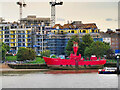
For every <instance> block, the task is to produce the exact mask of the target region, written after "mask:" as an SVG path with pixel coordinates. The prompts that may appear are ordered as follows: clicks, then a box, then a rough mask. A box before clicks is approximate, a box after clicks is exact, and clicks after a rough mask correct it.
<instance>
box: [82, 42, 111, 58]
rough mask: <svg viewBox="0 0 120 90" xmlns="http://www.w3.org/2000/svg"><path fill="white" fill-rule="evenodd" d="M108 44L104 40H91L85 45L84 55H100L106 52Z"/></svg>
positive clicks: (108, 47)
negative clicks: (90, 42)
mask: <svg viewBox="0 0 120 90" xmlns="http://www.w3.org/2000/svg"><path fill="white" fill-rule="evenodd" d="M108 49H110V46H109V45H108V44H106V43H104V42H100V41H96V42H93V43H92V44H91V45H90V47H87V48H86V49H85V51H84V55H85V56H87V57H90V56H91V55H96V56H97V57H102V56H103V55H106V54H107V50H108Z"/></svg>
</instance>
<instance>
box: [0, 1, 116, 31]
mask: <svg viewBox="0 0 120 90" xmlns="http://www.w3.org/2000/svg"><path fill="white" fill-rule="evenodd" d="M10 1H11V2H10ZM10 1H7V0H4V1H0V17H3V18H4V19H5V20H6V21H10V22H12V21H17V20H18V19H19V6H18V5H17V4H16V2H17V1H19V0H10ZM42 1H43V0H42ZM42 1H40V0H35V1H33V0H26V1H25V2H26V4H27V7H25V8H23V18H25V17H27V16H28V15H36V16H37V17H49V18H50V16H51V7H50V5H49V1H51V0H45V1H44V2H42ZM58 1H60V0H58ZM61 1H64V2H63V5H61V6H56V24H58V23H60V24H61V25H63V24H65V23H67V22H68V21H69V22H71V21H82V23H96V25H97V26H98V28H99V29H100V30H101V31H106V30H107V29H108V28H109V29H112V30H115V29H117V28H118V2H117V0H115V1H114V0H112V1H111V2H109V1H110V0H109V1H107V0H106V2H102V1H101V2H98V0H96V1H95V0H94V1H91V2H90V1H89V2H88V1H87V0H85V1H84V2H83V1H82V0H76V1H73V0H71V1H67V0H61ZM113 1H114V2H113Z"/></svg>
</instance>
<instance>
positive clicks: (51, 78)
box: [2, 72, 118, 88]
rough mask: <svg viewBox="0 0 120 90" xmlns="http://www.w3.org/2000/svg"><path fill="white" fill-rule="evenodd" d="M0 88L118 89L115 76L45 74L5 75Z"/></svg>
mask: <svg viewBox="0 0 120 90" xmlns="http://www.w3.org/2000/svg"><path fill="white" fill-rule="evenodd" d="M2 88H118V76H117V75H115V74H111V75H110V74H106V75H102V74H98V73H96V72H94V73H72V74H69V73H67V74H62V73H59V74H52V73H50V74H46V73H45V72H32V73H29V72H28V73H6V74H3V76H2Z"/></svg>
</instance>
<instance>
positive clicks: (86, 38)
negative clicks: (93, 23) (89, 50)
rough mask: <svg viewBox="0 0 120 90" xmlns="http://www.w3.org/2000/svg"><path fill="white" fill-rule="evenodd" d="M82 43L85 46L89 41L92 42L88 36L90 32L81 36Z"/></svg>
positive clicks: (88, 44) (87, 45)
mask: <svg viewBox="0 0 120 90" xmlns="http://www.w3.org/2000/svg"><path fill="white" fill-rule="evenodd" d="M82 41H83V45H84V46H85V48H86V47H89V46H90V45H91V43H93V42H94V40H93V38H92V37H91V36H90V34H86V35H84V36H83V37H82Z"/></svg>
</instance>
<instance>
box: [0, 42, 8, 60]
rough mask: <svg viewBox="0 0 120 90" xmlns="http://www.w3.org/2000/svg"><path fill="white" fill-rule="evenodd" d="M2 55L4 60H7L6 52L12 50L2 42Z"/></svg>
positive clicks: (0, 49) (0, 50)
mask: <svg viewBox="0 0 120 90" xmlns="http://www.w3.org/2000/svg"><path fill="white" fill-rule="evenodd" d="M0 47H1V48H0V54H1V55H2V60H5V57H6V52H7V51H9V50H10V47H9V46H8V45H6V44H5V43H3V42H0Z"/></svg>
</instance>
